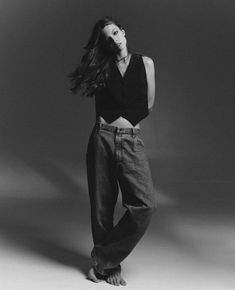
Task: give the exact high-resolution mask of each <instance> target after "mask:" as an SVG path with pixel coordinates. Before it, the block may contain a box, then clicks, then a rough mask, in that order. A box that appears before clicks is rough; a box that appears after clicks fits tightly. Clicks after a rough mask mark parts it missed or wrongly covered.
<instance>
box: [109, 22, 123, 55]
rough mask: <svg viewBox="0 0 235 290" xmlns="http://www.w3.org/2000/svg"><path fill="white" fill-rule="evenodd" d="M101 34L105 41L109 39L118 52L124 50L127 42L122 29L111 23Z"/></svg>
mask: <svg viewBox="0 0 235 290" xmlns="http://www.w3.org/2000/svg"><path fill="white" fill-rule="evenodd" d="M103 32H104V35H105V37H106V39H110V38H111V39H112V40H113V41H114V42H115V44H116V45H117V46H118V47H119V49H120V50H122V49H125V48H126V44H127V41H126V37H125V31H124V30H123V29H120V28H119V27H118V26H117V25H115V24H114V23H111V24H108V25H106V26H105V27H104V28H103Z"/></svg>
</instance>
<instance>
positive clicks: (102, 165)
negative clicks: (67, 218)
mask: <svg viewBox="0 0 235 290" xmlns="http://www.w3.org/2000/svg"><path fill="white" fill-rule="evenodd" d="M86 165H87V181H88V191H89V197H90V209H91V226H92V237H93V242H94V247H93V249H92V251H91V257H92V259H93V263H94V267H95V269H96V270H97V271H98V272H99V273H100V274H103V275H105V274H107V273H108V272H109V271H110V269H112V268H116V267H118V266H119V265H120V263H121V261H123V260H124V259H125V258H126V257H127V256H128V255H129V254H130V252H131V251H132V250H133V248H134V247H135V246H136V244H137V243H138V241H139V240H140V238H141V237H142V236H143V234H144V232H145V230H146V228H147V227H148V225H149V222H150V219H151V216H152V213H153V212H154V209H155V207H156V202H155V196H154V188H153V181H152V176H151V172H150V167H149V162H148V159H147V156H146V152H145V145H144V142H143V139H142V136H141V129H140V128H118V127H115V126H112V125H109V124H104V123H101V122H99V121H97V122H96V123H95V125H94V127H93V130H92V133H91V134H90V137H89V141H88V146H87V152H86ZM118 185H119V187H120V190H121V193H122V204H123V206H124V207H125V208H126V212H125V214H124V215H123V216H122V218H121V219H120V220H119V222H118V223H117V224H116V225H115V226H114V223H113V219H114V209H115V204H116V202H117V197H118V192H119V187H118Z"/></svg>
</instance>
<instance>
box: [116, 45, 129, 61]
mask: <svg viewBox="0 0 235 290" xmlns="http://www.w3.org/2000/svg"><path fill="white" fill-rule="evenodd" d="M128 55H129V52H128V49H127V47H125V48H124V49H122V50H121V51H120V53H119V54H118V56H117V61H119V60H121V59H125V57H127V56H128Z"/></svg>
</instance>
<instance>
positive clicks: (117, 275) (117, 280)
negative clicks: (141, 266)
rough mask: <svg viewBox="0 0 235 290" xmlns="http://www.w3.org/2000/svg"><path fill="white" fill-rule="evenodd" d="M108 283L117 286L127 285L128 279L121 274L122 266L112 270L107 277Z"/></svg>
mask: <svg viewBox="0 0 235 290" xmlns="http://www.w3.org/2000/svg"><path fill="white" fill-rule="evenodd" d="M105 280H106V282H107V283H109V284H112V285H115V286H120V285H122V286H126V281H125V280H124V279H123V278H122V275H121V266H118V267H117V268H115V269H113V270H111V272H110V274H109V275H108V276H107V277H105Z"/></svg>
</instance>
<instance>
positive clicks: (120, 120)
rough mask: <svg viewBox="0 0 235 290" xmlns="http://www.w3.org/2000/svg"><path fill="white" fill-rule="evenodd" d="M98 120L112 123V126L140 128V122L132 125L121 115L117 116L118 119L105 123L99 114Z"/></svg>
mask: <svg viewBox="0 0 235 290" xmlns="http://www.w3.org/2000/svg"><path fill="white" fill-rule="evenodd" d="M98 120H99V121H100V122H101V123H104V124H108V125H112V126H115V127H119V128H140V124H139V123H138V124H136V125H135V126H133V125H132V124H131V123H130V122H129V121H128V120H127V119H125V118H123V117H119V118H118V119H116V120H115V121H113V122H112V123H107V122H106V121H105V119H104V118H103V117H101V116H98Z"/></svg>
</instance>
